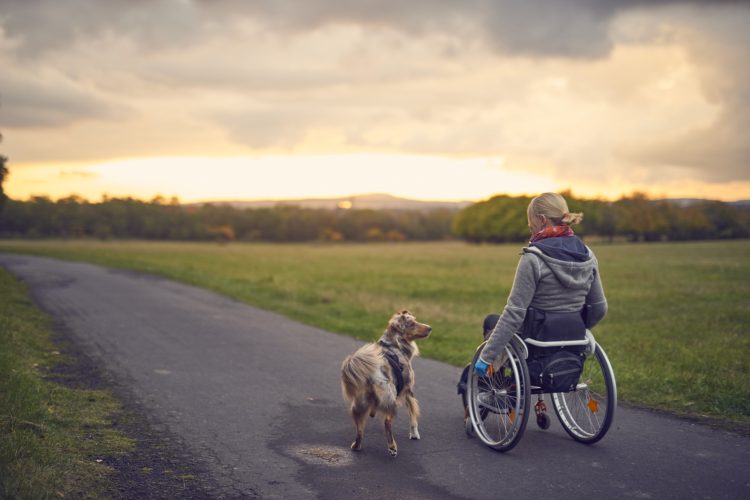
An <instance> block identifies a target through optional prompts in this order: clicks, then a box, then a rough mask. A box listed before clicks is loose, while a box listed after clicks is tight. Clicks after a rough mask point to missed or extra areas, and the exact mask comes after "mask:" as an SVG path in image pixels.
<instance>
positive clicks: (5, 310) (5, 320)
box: [0, 269, 134, 498]
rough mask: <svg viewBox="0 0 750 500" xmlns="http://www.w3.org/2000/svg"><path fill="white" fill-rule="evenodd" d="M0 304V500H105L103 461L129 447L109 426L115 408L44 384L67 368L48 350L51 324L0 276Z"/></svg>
mask: <svg viewBox="0 0 750 500" xmlns="http://www.w3.org/2000/svg"><path fill="white" fill-rule="evenodd" d="M0 297H2V300H0V498H58V497H59V498H96V497H101V496H109V495H110V494H111V492H109V493H108V492H107V487H108V484H109V478H110V475H111V474H112V468H111V467H110V466H108V465H107V464H106V463H105V462H106V459H109V458H112V457H118V456H122V455H123V454H125V453H128V452H130V451H131V450H132V449H133V445H134V444H133V440H132V439H130V438H129V437H127V436H125V435H124V434H123V433H121V432H120V431H119V430H117V429H116V428H115V426H113V419H114V418H119V417H120V412H121V407H120V403H119V402H118V401H117V400H116V399H115V397H114V396H112V394H110V393H109V392H106V391H103V390H92V389H86V388H76V387H68V386H66V385H63V384H61V383H57V382H53V381H51V380H50V379H49V377H50V375H52V373H51V370H53V369H55V368H60V367H61V366H62V365H64V364H66V363H69V362H70V361H71V360H70V359H67V358H66V356H65V355H64V354H61V353H60V352H59V351H58V349H59V347H58V346H56V345H55V344H53V342H52V338H51V331H52V323H51V321H50V320H49V318H47V317H46V316H45V315H43V314H41V313H40V312H39V311H38V310H37V309H36V307H34V305H33V304H32V303H31V302H30V301H29V299H28V298H27V296H26V290H25V288H24V287H23V286H22V285H21V284H20V283H18V282H17V281H16V280H15V279H13V277H12V276H10V275H9V274H8V273H7V272H5V271H4V270H2V269H0ZM54 376H55V378H57V379H64V378H65V377H64V375H62V374H59V373H58V374H54ZM58 381H59V380H58Z"/></svg>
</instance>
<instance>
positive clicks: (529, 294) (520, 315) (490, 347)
mask: <svg viewBox="0 0 750 500" xmlns="http://www.w3.org/2000/svg"><path fill="white" fill-rule="evenodd" d="M538 259H539V258H538V257H536V256H535V255H533V254H531V253H524V254H523V255H522V256H521V260H520V261H519V262H518V267H517V268H516V277H515V278H514V279H513V288H512V289H511V291H510V295H509V296H508V303H507V304H506V305H505V309H503V313H502V315H501V316H500V319H499V320H498V322H497V325H495V329H494V330H493V331H492V334H491V335H490V337H489V339H487V344H486V345H485V346H484V349H483V350H482V354H481V355H480V359H481V360H482V361H484V362H485V363H487V364H491V363H492V361H494V360H495V358H496V357H497V356H498V354H500V353H501V352H502V350H503V349H504V348H505V345H506V344H507V343H508V341H510V339H511V337H513V334H514V333H516V332H517V331H518V330H519V329H520V328H521V325H522V324H523V320H524V318H525V317H526V309H528V307H529V304H531V301H532V299H533V298H534V293H535V292H536V285H537V283H538V282H539V277H540V273H541V271H540V268H539V264H540V263H539V260H538Z"/></svg>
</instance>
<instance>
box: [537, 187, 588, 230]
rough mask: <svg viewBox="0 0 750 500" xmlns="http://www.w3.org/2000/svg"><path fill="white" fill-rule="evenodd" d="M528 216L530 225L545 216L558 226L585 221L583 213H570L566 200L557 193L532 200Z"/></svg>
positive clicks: (546, 194)
mask: <svg viewBox="0 0 750 500" xmlns="http://www.w3.org/2000/svg"><path fill="white" fill-rule="evenodd" d="M526 215H527V216H528V218H529V223H531V222H532V221H533V220H534V219H536V218H538V217H540V216H544V217H545V218H547V219H548V220H549V221H551V222H552V223H553V224H554V225H556V226H559V225H560V224H566V225H572V224H579V223H580V222H581V221H582V220H583V213H581V212H574V213H570V212H569V211H568V203H567V202H566V201H565V198H563V197H562V196H560V195H559V194H557V193H543V194H540V195H539V196H537V197H536V198H534V199H532V200H531V203H529V208H527V209H526Z"/></svg>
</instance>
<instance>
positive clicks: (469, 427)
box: [464, 418, 474, 438]
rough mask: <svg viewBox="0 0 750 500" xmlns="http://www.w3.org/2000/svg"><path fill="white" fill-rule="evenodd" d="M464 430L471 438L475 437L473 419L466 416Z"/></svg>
mask: <svg viewBox="0 0 750 500" xmlns="http://www.w3.org/2000/svg"><path fill="white" fill-rule="evenodd" d="M464 432H465V433H466V435H467V436H468V437H470V438H472V437H474V426H473V425H471V419H470V418H466V419H464Z"/></svg>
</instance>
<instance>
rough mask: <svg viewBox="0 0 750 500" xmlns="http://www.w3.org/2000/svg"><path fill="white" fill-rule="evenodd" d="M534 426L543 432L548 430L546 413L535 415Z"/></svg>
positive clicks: (548, 420)
mask: <svg viewBox="0 0 750 500" xmlns="http://www.w3.org/2000/svg"><path fill="white" fill-rule="evenodd" d="M536 425H538V426H539V428H540V429H544V430H547V429H549V425H550V419H549V416H548V415H547V414H546V413H541V414H539V415H537V416H536Z"/></svg>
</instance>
